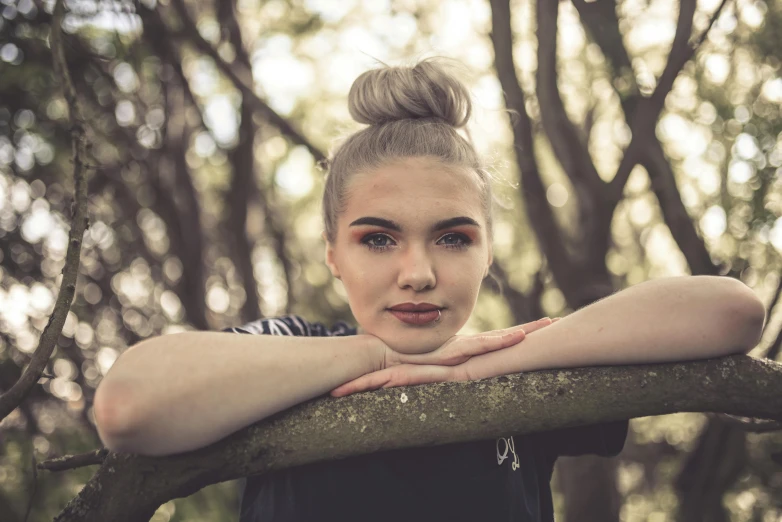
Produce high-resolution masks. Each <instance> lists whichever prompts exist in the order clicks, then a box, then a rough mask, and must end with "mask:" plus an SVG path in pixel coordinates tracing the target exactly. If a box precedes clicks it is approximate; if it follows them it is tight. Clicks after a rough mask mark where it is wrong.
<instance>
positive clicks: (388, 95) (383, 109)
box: [348, 58, 472, 128]
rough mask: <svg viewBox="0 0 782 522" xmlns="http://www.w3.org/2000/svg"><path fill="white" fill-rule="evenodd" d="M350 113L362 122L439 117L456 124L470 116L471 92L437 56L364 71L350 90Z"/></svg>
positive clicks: (378, 122) (458, 124) (372, 122)
mask: <svg viewBox="0 0 782 522" xmlns="http://www.w3.org/2000/svg"><path fill="white" fill-rule="evenodd" d="M348 109H349V110H350V115H351V116H352V117H353V119H354V120H356V121H357V122H359V123H367V124H369V125H377V124H382V123H386V122H389V121H393V120H404V119H417V118H440V119H442V120H444V121H445V122H446V123H448V124H450V125H452V126H453V127H456V128H459V127H463V126H464V125H465V124H466V123H467V121H468V120H469V119H470V112H471V110H472V105H471V102H470V93H469V91H468V90H467V88H466V87H465V86H464V84H463V83H462V82H461V81H460V80H459V79H457V78H456V76H454V75H453V74H452V73H450V72H449V71H447V70H446V68H445V65H444V64H442V63H441V62H439V61H438V60H437V59H436V58H427V59H425V60H422V61H421V62H419V63H417V64H416V65H414V66H413V67H389V66H386V67H382V68H379V69H373V70H371V71H366V72H364V73H362V74H361V75H360V76H359V77H358V78H356V80H355V81H354V82H353V86H352V87H351V88H350V93H349V94H348Z"/></svg>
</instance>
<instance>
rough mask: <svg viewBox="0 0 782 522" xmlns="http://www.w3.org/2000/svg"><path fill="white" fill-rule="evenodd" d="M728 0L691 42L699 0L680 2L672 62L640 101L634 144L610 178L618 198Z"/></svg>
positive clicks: (633, 123)
mask: <svg viewBox="0 0 782 522" xmlns="http://www.w3.org/2000/svg"><path fill="white" fill-rule="evenodd" d="M727 1H728V0H723V1H722V3H721V4H720V5H719V7H717V9H716V10H715V11H714V14H713V15H712V17H711V20H710V22H709V25H708V26H707V27H706V29H705V30H704V32H703V34H702V35H701V36H700V38H698V39H697V40H696V41H695V43H694V44H692V45H691V44H690V43H689V40H690V35H691V32H692V19H693V16H694V15H695V7H696V5H695V4H696V0H682V1H681V3H680V5H679V18H678V21H677V24H676V33H675V35H674V38H673V44H672V45H671V52H670V55H669V56H668V62H667V63H666V64H665V69H664V70H663V73H662V74H661V75H660V78H659V79H658V81H657V86H656V87H655V89H654V92H653V93H652V95H651V96H650V97H649V98H645V99H644V103H641V104H639V107H638V110H637V111H636V114H635V116H634V117H633V122H632V124H631V125H630V131H631V133H632V138H631V140H630V144H629V145H628V146H627V149H625V152H624V156H623V157H622V160H621V161H620V163H619V167H618V168H617V171H616V174H615V175H614V178H613V179H612V180H611V181H610V187H611V189H610V190H611V195H612V199H613V201H614V202H619V201H620V200H621V199H622V193H623V192H624V187H625V185H626V184H627V180H628V178H629V177H630V173H631V172H632V170H633V167H634V166H635V165H636V163H638V158H639V151H640V150H641V149H642V148H643V143H645V142H646V141H647V140H648V139H649V135H651V134H654V129H655V126H656V125H657V118H658V117H659V116H660V112H661V111H662V109H663V104H664V103H665V98H666V97H667V96H668V93H669V92H671V89H672V88H673V82H674V81H675V80H676V77H677V76H678V75H679V72H680V71H681V70H682V68H683V67H684V65H685V64H686V63H687V62H688V61H689V60H690V58H692V57H693V56H694V55H695V51H697V49H698V46H699V45H700V44H701V43H703V42H704V41H705V39H706V36H707V35H708V31H709V30H710V29H711V27H712V25H713V24H714V21H715V20H716V19H717V18H718V17H719V15H720V13H721V12H722V9H723V7H724V6H725V4H726V3H727Z"/></svg>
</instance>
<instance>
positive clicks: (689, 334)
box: [463, 276, 766, 380]
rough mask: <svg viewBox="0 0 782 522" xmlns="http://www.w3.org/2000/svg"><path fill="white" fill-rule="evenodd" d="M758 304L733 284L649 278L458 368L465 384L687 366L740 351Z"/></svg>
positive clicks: (754, 338) (755, 334)
mask: <svg viewBox="0 0 782 522" xmlns="http://www.w3.org/2000/svg"><path fill="white" fill-rule="evenodd" d="M765 315H766V312H765V307H764V306H763V303H762V302H761V301H760V300H759V299H758V298H757V296H756V295H755V293H754V292H753V291H752V290H751V289H750V288H749V287H747V286H746V285H744V284H743V283H741V282H740V281H738V280H735V279H730V278H725V277H717V276H687V277H669V278H661V279H653V280H651V281H646V282H644V283H640V284H638V285H634V286H632V287H630V288H627V289H625V290H622V291H620V292H617V293H615V294H613V295H611V296H609V297H606V298H604V299H601V300H600V301H597V302H595V303H592V304H590V305H589V306H587V307H585V308H582V309H580V310H578V311H576V312H574V313H572V314H570V315H568V316H567V317H565V318H563V319H562V320H560V321H557V322H556V323H555V324H552V325H551V326H549V327H547V328H543V329H542V330H538V331H536V332H533V333H531V334H529V335H527V337H526V338H525V340H524V342H522V343H519V344H517V345H515V346H512V347H510V348H507V349H505V350H502V351H498V352H492V353H487V354H484V355H480V356H478V357H473V358H471V359H470V360H468V361H467V362H465V363H464V365H463V366H464V368H463V369H464V371H465V372H466V375H467V377H468V378H469V379H470V380H474V379H484V378H488V377H494V376H497V375H507V374H510V373H518V372H530V371H536V370H544V369H553V368H571V367H584V366H605V365H623V364H644V363H654V362H668V361H687V360H696V359H708V358H712V357H722V356H726V355H731V354H738V353H747V352H749V351H750V350H751V349H752V348H753V347H754V346H755V345H756V344H757V342H758V341H759V340H760V335H761V332H762V330H763V324H764V322H765Z"/></svg>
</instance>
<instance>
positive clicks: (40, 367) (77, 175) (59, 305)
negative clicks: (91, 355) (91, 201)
mask: <svg viewBox="0 0 782 522" xmlns="http://www.w3.org/2000/svg"><path fill="white" fill-rule="evenodd" d="M64 14H65V6H64V4H63V1H62V0H58V2H57V4H56V5H55V8H54V15H53V20H52V25H51V28H52V29H51V36H50V42H51V47H52V55H53V60H54V72H55V75H56V76H57V77H58V78H60V79H61V81H62V84H63V90H64V94H65V99H66V101H67V104H68V115H69V119H70V125H71V129H70V131H71V138H72V151H73V179H74V203H73V206H72V212H73V222H72V224H71V230H70V233H69V234H68V250H67V252H66V254H65V266H64V268H63V271H62V283H61V284H60V289H59V291H58V293H57V301H56V303H55V305H54V311H53V312H52V315H51V316H50V317H49V321H48V322H47V323H46V327H45V328H44V329H43V333H42V334H41V337H40V340H39V342H38V347H37V348H36V349H35V352H34V353H33V356H32V358H31V360H30V364H29V365H28V366H27V368H26V369H25V371H24V373H23V374H22V376H21V377H20V378H19V380H18V381H17V382H16V383H15V384H14V385H13V386H12V387H11V389H10V390H8V391H7V392H6V393H4V394H3V395H2V396H0V420H2V419H4V418H5V417H7V416H8V415H9V414H10V413H11V412H12V411H13V410H14V409H16V407H17V406H19V404H21V403H22V401H23V400H24V399H25V397H27V395H28V394H29V393H30V390H32V389H33V386H35V384H36V383H38V380H39V379H40V378H41V374H42V373H43V371H44V369H45V368H46V364H47V363H48V362H49V359H50V358H51V355H52V352H53V351H54V347H55V345H56V343H57V339H58V338H59V337H60V333H61V332H62V328H63V325H64V324H65V319H66V317H67V315H68V310H70V308H71V304H72V303H73V297H74V295H75V293H76V276H77V274H78V271H79V256H80V255H81V243H82V237H83V236H84V231H85V230H86V229H87V226H88V224H87V221H88V218H87V179H86V175H85V169H84V165H85V163H86V158H87V140H86V136H85V125H86V124H85V122H84V120H83V118H82V117H81V113H80V112H79V105H78V101H77V99H76V90H75V89H74V88H73V82H72V81H71V76H70V73H69V72H68V66H67V62H66V61H65V51H64V50H63V42H62V32H61V31H62V30H61V27H62V19H63V17H64Z"/></svg>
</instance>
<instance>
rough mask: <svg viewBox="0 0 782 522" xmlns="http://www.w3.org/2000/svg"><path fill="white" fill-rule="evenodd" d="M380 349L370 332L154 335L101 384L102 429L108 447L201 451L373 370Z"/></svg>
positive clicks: (149, 452) (130, 352)
mask: <svg viewBox="0 0 782 522" xmlns="http://www.w3.org/2000/svg"><path fill="white" fill-rule="evenodd" d="M384 350H385V346H384V345H383V344H382V341H380V340H379V339H378V338H377V337H374V336H371V335H351V336H344V337H342V336H337V337H288V336H277V335H241V334H235V333H223V332H187V333H178V334H171V335H163V336H160V337H154V338H151V339H148V340H146V341H143V342H141V343H139V344H137V345H135V346H133V347H132V348H130V349H128V350H127V351H126V352H125V353H123V354H122V356H121V357H120V358H119V359H117V361H116V362H115V363H114V365H113V366H112V367H111V370H110V371H109V372H108V373H107V374H106V376H105V377H104V378H103V381H102V382H101V383H100V385H99V386H98V389H97V391H96V393H95V418H96V422H97V425H98V433H99V434H100V437H101V439H102V440H103V442H104V444H105V445H106V447H108V448H109V449H111V450H113V451H124V452H130V453H139V454H143V455H155V456H160V455H168V454H173V453H181V452H184V451H189V450H193V449H196V448H200V447H203V446H206V445H208V444H211V443H212V442H215V441H217V440H220V439H222V438H223V437H225V436H227V435H229V434H231V433H233V432H235V431H237V430H239V429H241V428H243V427H245V426H248V425H250V424H252V423H253V422H257V421H259V420H261V419H263V418H264V417H268V416H269V415H272V414H273V413H276V412H278V411H281V410H284V409H286V408H289V407H291V406H293V405H295V404H298V403H301V402H304V401H306V400H308V399H311V398H313V397H317V396H319V395H322V394H324V393H326V392H328V391H329V390H331V389H333V388H335V387H336V386H339V385H340V384H342V383H344V382H346V381H349V380H351V379H355V378H356V377H359V376H360V375H364V374H366V373H369V372H372V371H374V370H377V369H379V368H380V367H381V364H382V359H383V353H384Z"/></svg>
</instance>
